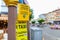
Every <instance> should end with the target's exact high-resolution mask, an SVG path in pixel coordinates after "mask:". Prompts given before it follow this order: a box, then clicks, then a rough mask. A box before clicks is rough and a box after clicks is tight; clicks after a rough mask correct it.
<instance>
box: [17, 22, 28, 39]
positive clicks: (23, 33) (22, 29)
mask: <svg viewBox="0 0 60 40" xmlns="http://www.w3.org/2000/svg"><path fill="white" fill-rule="evenodd" d="M16 40H28V31H27V23H16Z"/></svg>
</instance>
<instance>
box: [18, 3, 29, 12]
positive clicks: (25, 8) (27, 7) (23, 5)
mask: <svg viewBox="0 0 60 40" xmlns="http://www.w3.org/2000/svg"><path fill="white" fill-rule="evenodd" d="M29 9H30V7H29V5H27V4H20V3H19V4H18V12H20V11H22V10H24V11H27V12H29Z"/></svg>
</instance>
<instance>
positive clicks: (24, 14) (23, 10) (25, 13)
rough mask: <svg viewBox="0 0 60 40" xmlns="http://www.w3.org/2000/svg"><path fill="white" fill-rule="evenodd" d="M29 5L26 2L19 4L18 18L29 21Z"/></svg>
mask: <svg viewBox="0 0 60 40" xmlns="http://www.w3.org/2000/svg"><path fill="white" fill-rule="evenodd" d="M29 15H30V11H29V6H28V5H26V4H18V16H17V20H19V21H28V20H29Z"/></svg>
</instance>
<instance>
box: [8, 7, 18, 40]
mask: <svg viewBox="0 0 60 40" xmlns="http://www.w3.org/2000/svg"><path fill="white" fill-rule="evenodd" d="M16 14H17V7H15V6H8V40H16V31H15V30H16Z"/></svg>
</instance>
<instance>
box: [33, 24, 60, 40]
mask: <svg viewBox="0 0 60 40" xmlns="http://www.w3.org/2000/svg"><path fill="white" fill-rule="evenodd" d="M49 27H50V25H44V27H43V28H42V27H40V29H42V31H43V35H42V36H43V38H44V40H60V30H54V29H50V28H49ZM33 29H34V28H33Z"/></svg>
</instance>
